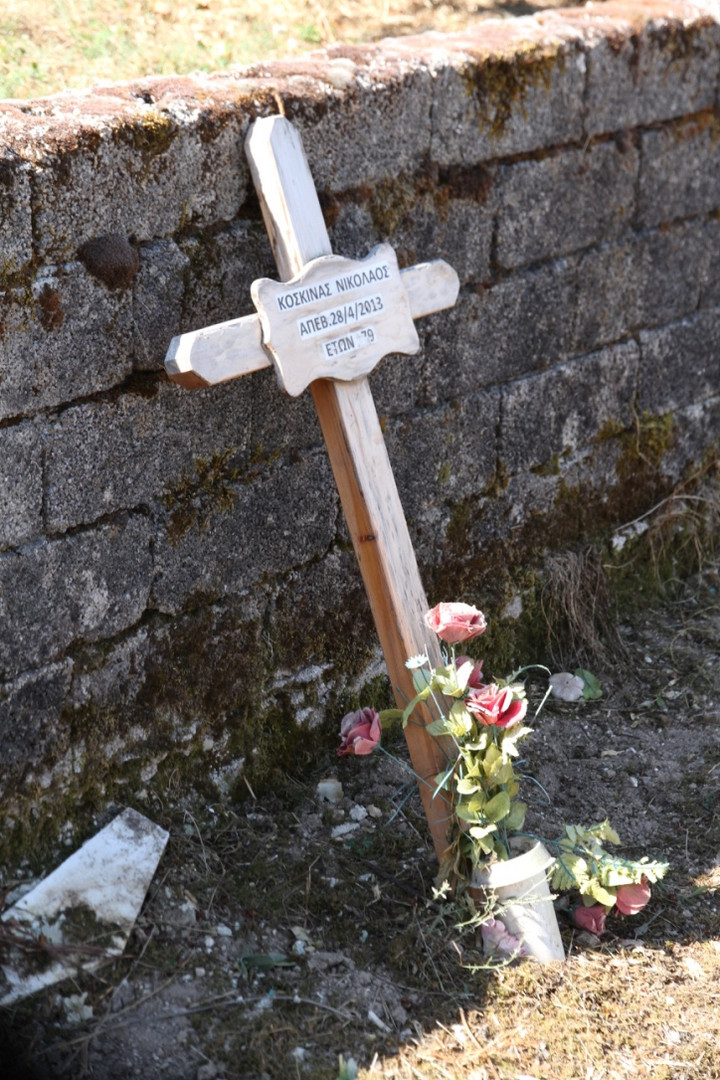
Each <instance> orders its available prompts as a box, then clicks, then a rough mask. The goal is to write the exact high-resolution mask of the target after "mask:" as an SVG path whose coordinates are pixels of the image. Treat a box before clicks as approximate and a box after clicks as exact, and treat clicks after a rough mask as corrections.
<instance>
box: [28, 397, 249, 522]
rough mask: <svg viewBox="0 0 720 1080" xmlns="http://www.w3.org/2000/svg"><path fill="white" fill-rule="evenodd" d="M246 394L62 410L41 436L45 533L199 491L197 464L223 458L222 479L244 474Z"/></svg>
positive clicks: (105, 403) (97, 404)
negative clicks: (182, 491)
mask: <svg viewBox="0 0 720 1080" xmlns="http://www.w3.org/2000/svg"><path fill="white" fill-rule="evenodd" d="M248 389H249V388H248V387H247V386H243V385H241V382H240V381H239V380H238V381H236V382H234V383H228V384H226V385H224V386H218V387H212V388H208V389H207V390H194V391H192V392H189V391H186V390H182V389H180V387H177V386H172V385H169V384H167V383H164V384H160V385H159V386H154V387H152V388H151V389H150V390H149V391H146V392H145V393H142V392H141V393H127V394H124V395H122V396H120V397H119V398H118V399H117V400H106V401H94V402H88V403H86V404H83V405H76V406H72V407H70V408H68V409H65V410H63V412H62V413H61V414H60V415H59V416H58V417H57V419H55V420H54V421H52V422H51V423H50V425H49V428H48V432H47V436H46V451H45V514H46V524H47V528H48V529H49V530H50V531H51V532H54V533H57V532H65V531H66V530H67V529H69V528H72V527H74V526H76V525H80V524H89V523H91V522H93V521H96V520H98V519H99V518H101V517H103V516H104V515H106V514H111V513H115V512H116V511H117V510H122V509H140V508H147V507H149V506H152V505H156V504H158V503H159V502H161V501H162V500H163V498H164V497H165V496H166V495H167V494H168V493H169V492H171V491H173V490H176V489H179V488H181V487H183V485H185V486H188V485H190V486H192V485H193V483H195V484H197V485H200V483H201V481H200V480H199V479H198V476H197V468H198V462H199V461H204V462H210V461H212V460H213V457H214V455H228V456H227V458H226V459H225V460H224V462H223V466H222V470H221V471H224V472H225V473H229V472H230V471H232V469H233V468H235V467H238V468H240V469H241V470H242V469H243V467H244V468H245V469H247V468H249V467H250V464H249V463H250V458H251V457H252V453H253V451H252V447H253V445H254V444H253V443H252V442H251V438H252V433H251V428H252V424H251V413H252V398H251V395H250V394H249V393H248ZM153 391H154V392H153ZM215 479H216V480H217V482H218V483H219V482H221V477H220V476H219V475H218V476H217V477H216V478H215Z"/></svg>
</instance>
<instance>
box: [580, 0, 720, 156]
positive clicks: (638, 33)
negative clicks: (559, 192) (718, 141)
mask: <svg viewBox="0 0 720 1080" xmlns="http://www.w3.org/2000/svg"><path fill="white" fill-rule="evenodd" d="M644 14H645V12H642V11H639V12H638V11H637V9H635V10H633V8H632V5H629V4H625V3H622V2H620V3H613V2H611V3H609V4H603V5H602V6H597V7H596V8H595V9H594V10H588V9H587V8H581V9H577V10H576V11H564V12H563V13H562V20H563V22H566V23H570V24H571V25H574V26H577V27H578V28H579V29H583V31H584V33H585V36H586V42H587V50H588V52H587V98H586V109H587V116H586V120H585V126H586V130H587V133H588V134H589V135H596V134H600V133H604V132H610V131H620V130H623V129H624V128H634V127H640V126H646V125H649V124H653V123H655V122H657V121H662V120H667V119H670V118H672V117H676V116H683V115H685V114H688V113H694V112H698V111H700V110H701V109H707V108H711V107H712V106H713V105H714V104H715V93H716V77H717V49H718V45H719V44H720V36H719V34H720V27H718V25H717V24H715V23H711V22H710V21H709V20H708V19H707V18H706V17H704V13H703V12H702V11H700V10H697V9H696V10H695V11H691V10H689V8H688V7H687V6H686V9H685V11H683V12H680V11H678V12H677V14H676V15H675V14H674V13H672V12H671V11H662V10H660V8H659V6H658V10H657V12H654V11H650V10H647V16H649V18H643V15H644ZM653 15H654V16H655V17H654V18H653Z"/></svg>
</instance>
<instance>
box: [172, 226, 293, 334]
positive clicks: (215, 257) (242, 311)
mask: <svg viewBox="0 0 720 1080" xmlns="http://www.w3.org/2000/svg"><path fill="white" fill-rule="evenodd" d="M178 246H179V248H180V251H181V252H182V256H183V258H184V259H186V260H187V265H186V268H185V270H184V285H185V291H184V297H183V315H182V320H181V324H180V331H182V332H185V331H186V330H197V329H200V328H201V327H205V326H213V325H214V324H215V323H219V322H225V321H226V320H227V319H236V318H239V317H240V316H241V315H247V314H249V313H251V312H254V311H255V308H254V306H253V302H252V298H251V296H250V286H251V285H252V283H253V281H255V279H256V278H260V277H271V278H274V279H276V280H277V277H278V273H277V269H276V268H275V262H274V259H273V257H272V250H271V248H270V241H269V240H268V237H267V233H266V232H265V230H264V228H263V227H262V225H261V224H259V223H252V224H251V223H248V222H244V221H240V222H237V223H235V224H234V225H232V226H230V228H228V229H224V230H223V231H222V232H220V233H218V234H217V235H213V236H201V237H199V238H198V237H194V238H192V239H189V240H181V241H179V243H178ZM177 332H178V331H177V330H176V331H175V333H177ZM168 344H169V342H168Z"/></svg>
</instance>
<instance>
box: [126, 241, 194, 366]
mask: <svg viewBox="0 0 720 1080" xmlns="http://www.w3.org/2000/svg"><path fill="white" fill-rule="evenodd" d="M188 266H189V259H188V257H187V255H185V254H183V252H182V251H180V249H179V247H178V246H177V244H176V243H175V242H174V241H173V240H163V241H158V242H157V243H154V244H144V245H143V247H142V248H141V250H140V269H139V272H138V275H137V278H136V279H135V288H134V292H133V353H134V356H133V366H134V367H135V369H136V371H157V370H163V361H164V359H165V355H166V353H167V350H168V346H169V345H170V342H171V340H172V338H173V337H175V335H176V334H177V333H178V332H179V328H180V323H181V321H182V308H183V297H184V291H185V271H186V270H187V268H188Z"/></svg>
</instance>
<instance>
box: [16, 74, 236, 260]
mask: <svg viewBox="0 0 720 1080" xmlns="http://www.w3.org/2000/svg"><path fill="white" fill-rule="evenodd" d="M114 90H115V92H116V93H118V94H122V93H123V90H122V88H114ZM93 103H94V99H92V98H91V99H88V98H87V97H85V98H83V97H82V95H78V101H77V103H76V108H77V106H78V105H79V108H77V115H76V116H74V117H73V116H72V112H71V109H70V106H71V105H72V99H70V98H69V99H67V100H66V101H65V102H63V106H65V112H64V115H63V116H59V115H58V116H57V117H56V118H55V124H56V125H57V126H58V127H61V129H62V131H61V134H60V135H59V136H56V137H55V139H54V140H53V141H52V142H51V140H50V139H48V140H47V141H46V146H47V144H48V142H49V143H50V148H49V149H47V150H46V152H45V154H44V155H43V159H42V162H41V167H40V168H37V169H36V170H35V171H34V173H33V189H34V200H35V205H36V213H35V236H36V244H37V251H38V255H39V256H40V257H41V258H44V259H46V260H47V261H55V262H65V261H67V260H68V259H73V258H75V254H76V252H77V250H78V248H79V247H81V246H82V244H83V243H84V242H85V241H87V240H89V239H92V238H93V237H94V236H99V235H104V234H107V233H120V234H123V235H126V236H132V237H133V238H134V239H135V240H136V241H147V240H152V239H155V238H158V237H163V236H169V235H172V234H173V233H175V232H176V231H178V230H179V229H180V228H181V227H183V226H185V227H187V226H188V225H195V226H197V227H204V226H208V225H211V224H214V223H215V222H219V221H230V220H231V219H232V218H233V217H235V216H236V214H237V213H238V210H239V208H240V206H241V205H242V203H243V202H244V199H245V195H246V192H247V186H248V181H249V173H248V169H247V165H246V162H245V158H244V155H243V152H242V142H243V138H244V134H245V130H246V126H247V117H246V116H245V115H244V114H243V112H242V111H234V110H232V109H229V110H228V111H227V115H226V116H225V117H224V119H223V121H222V123H221V122H220V120H218V121H217V122H216V123H215V124H214V125H212V124H208V125H205V126H204V125H203V124H202V123H201V122H199V119H200V118H199V115H198V113H199V112H200V110H199V109H197V104H196V103H195V102H193V101H192V97H191V98H190V100H185V101H181V100H177V99H175V100H173V101H168V102H166V103H163V102H159V103H158V104H152V105H145V104H144V103H143V102H142V101H139V100H138V99H135V100H134V102H133V104H132V107H131V108H130V109H128V107H127V102H126V101H125V100H124V99H123V98H119V99H118V100H117V101H116V102H115V107H114V108H113V99H112V98H106V99H105V107H106V111H107V113H108V114H109V117H111V120H110V122H109V123H107V122H105V123H103V122H102V121H103V117H102V115H101V116H97V115H95V116H93V115H92V111H93ZM193 105H195V106H196V109H197V111H195V109H193ZM83 106H84V107H83ZM68 129H74V130H72V132H71V134H72V136H73V137H70V138H69V137H68ZM52 134H53V135H55V131H53V132H52ZM53 143H54V145H53ZM208 177H212V183H208Z"/></svg>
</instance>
